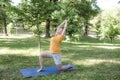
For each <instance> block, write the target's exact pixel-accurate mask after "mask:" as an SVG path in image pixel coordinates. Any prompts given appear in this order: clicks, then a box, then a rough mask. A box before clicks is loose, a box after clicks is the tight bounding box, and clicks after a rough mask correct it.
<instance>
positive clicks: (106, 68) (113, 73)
mask: <svg viewBox="0 0 120 80" xmlns="http://www.w3.org/2000/svg"><path fill="white" fill-rule="evenodd" d="M73 57H74V56H73ZM79 57H82V56H81V55H79ZM72 61H76V59H75V58H73V59H72ZM83 61H84V59H83ZM63 63H68V62H67V61H64V60H63ZM45 65H46V66H50V65H54V62H53V60H52V59H45ZM74 65H75V64H74ZM76 66H77V67H78V69H77V70H74V71H68V72H64V73H59V74H53V75H48V76H47V75H46V76H41V77H33V78H30V79H31V80H39V79H41V80H46V79H47V80H51V79H55V80H63V79H64V80H78V79H79V80H101V79H102V80H119V78H120V65H119V64H115V63H109V62H103V63H99V64H94V65H82V64H81V65H76ZM32 67H39V61H38V57H37V56H23V55H0V80H28V78H24V77H23V76H22V75H21V73H20V71H19V69H22V68H32ZM68 76H69V77H68Z"/></svg>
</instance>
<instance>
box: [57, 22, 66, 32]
mask: <svg viewBox="0 0 120 80" xmlns="http://www.w3.org/2000/svg"><path fill="white" fill-rule="evenodd" d="M64 24H65V20H64V21H63V22H62V23H61V24H60V25H59V26H58V27H57V30H58V29H59V28H60V27H62V26H63V25H64ZM57 30H56V33H57ZM56 33H55V34H56Z"/></svg>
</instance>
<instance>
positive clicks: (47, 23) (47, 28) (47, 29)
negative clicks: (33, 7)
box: [45, 19, 50, 38]
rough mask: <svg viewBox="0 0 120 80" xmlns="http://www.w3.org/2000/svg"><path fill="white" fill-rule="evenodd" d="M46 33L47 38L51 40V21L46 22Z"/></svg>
mask: <svg viewBox="0 0 120 80" xmlns="http://www.w3.org/2000/svg"><path fill="white" fill-rule="evenodd" d="M45 27H46V32H45V37H46V38H50V20H49V19H47V20H46V26H45Z"/></svg>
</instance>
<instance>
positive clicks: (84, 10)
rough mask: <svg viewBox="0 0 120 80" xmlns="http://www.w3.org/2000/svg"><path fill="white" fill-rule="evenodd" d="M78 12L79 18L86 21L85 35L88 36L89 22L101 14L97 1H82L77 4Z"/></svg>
mask: <svg viewBox="0 0 120 80" xmlns="http://www.w3.org/2000/svg"><path fill="white" fill-rule="evenodd" d="M75 8H76V11H77V13H78V15H79V16H81V17H83V19H84V35H88V26H89V20H90V19H91V18H93V17H94V16H96V15H97V14H98V12H99V7H98V6H97V5H96V0H92V1H91V0H81V2H80V1H77V3H76V4H75Z"/></svg>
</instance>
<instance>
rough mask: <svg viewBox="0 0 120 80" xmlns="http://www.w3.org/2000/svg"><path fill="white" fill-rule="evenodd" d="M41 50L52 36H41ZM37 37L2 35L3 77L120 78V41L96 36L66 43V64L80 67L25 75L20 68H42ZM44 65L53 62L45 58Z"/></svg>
mask: <svg viewBox="0 0 120 80" xmlns="http://www.w3.org/2000/svg"><path fill="white" fill-rule="evenodd" d="M41 45H42V49H41V50H42V51H46V50H48V49H49V39H45V38H42V40H41ZM38 55H39V53H38V47H37V40H36V39H35V38H24V39H16V38H14V39H12V38H11V39H10V38H8V39H7V38H0V80H28V79H29V80H120V40H115V41H113V43H110V42H107V43H103V41H99V40H97V39H93V38H89V37H87V38H82V39H81V41H80V42H66V41H65V42H63V43H62V55H63V59H62V62H63V64H67V63H70V64H74V65H76V66H77V67H78V69H77V70H74V71H68V72H64V73H59V74H52V75H47V76H38V77H32V78H24V77H23V76H22V75H21V73H20V72H19V69H21V68H30V67H39V61H38ZM45 65H46V66H51V65H54V62H53V60H52V59H45Z"/></svg>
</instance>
